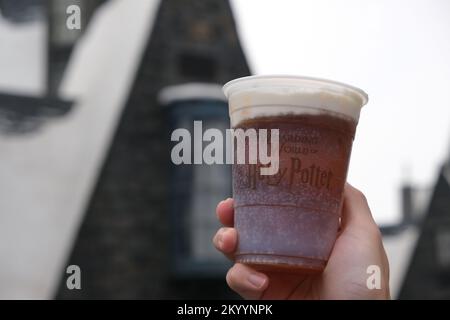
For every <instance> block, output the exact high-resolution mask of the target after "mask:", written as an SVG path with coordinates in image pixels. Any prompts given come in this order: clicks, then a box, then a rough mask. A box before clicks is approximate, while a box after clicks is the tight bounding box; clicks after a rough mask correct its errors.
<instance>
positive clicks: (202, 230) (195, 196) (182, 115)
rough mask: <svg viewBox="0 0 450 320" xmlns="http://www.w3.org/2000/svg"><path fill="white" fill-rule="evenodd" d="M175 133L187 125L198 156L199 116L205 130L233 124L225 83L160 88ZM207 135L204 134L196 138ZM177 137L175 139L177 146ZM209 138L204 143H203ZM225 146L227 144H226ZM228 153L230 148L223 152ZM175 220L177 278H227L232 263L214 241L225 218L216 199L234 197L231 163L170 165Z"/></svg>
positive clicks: (170, 194)
mask: <svg viewBox="0 0 450 320" xmlns="http://www.w3.org/2000/svg"><path fill="white" fill-rule="evenodd" d="M159 98H160V102H161V103H162V104H163V105H165V110H166V114H167V121H168V123H169V124H170V130H171V132H170V133H169V134H168V136H169V137H170V136H171V133H172V132H173V130H175V129H179V128H184V129H187V130H188V131H189V132H190V136H191V160H192V158H193V155H194V150H193V148H194V121H201V122H202V133H201V134H202V135H203V132H205V130H207V129H209V128H215V129H219V130H220V131H222V135H223V137H225V130H226V129H227V128H229V119H228V105H227V102H226V100H225V97H224V95H223V93H222V91H221V86H218V85H214V84H198V83H195V84H185V85H178V86H172V87H168V88H165V89H164V90H163V91H162V92H161V93H160V97H159ZM197 138H200V139H201V138H202V136H200V137H197ZM179 142H180V141H178V142H173V143H172V145H171V147H174V146H175V145H176V144H178V143H179ZM209 143H210V142H203V148H204V147H205V146H206V145H208V144H209ZM223 148H224V149H225V146H223ZM224 154H225V152H224ZM170 168H171V170H170V189H169V192H168V193H169V195H168V196H169V203H170V209H169V210H170V212H169V213H170V223H171V231H172V232H171V239H170V240H171V243H172V248H173V252H172V256H173V263H172V266H173V271H174V275H175V276H176V277H178V278H191V279H192V278H200V277H202V278H204V277H210V278H211V277H223V276H224V274H225V272H226V270H227V269H228V268H229V267H230V262H229V261H228V260H227V259H226V258H225V257H224V256H223V255H222V254H220V253H219V252H217V250H215V248H214V246H213V245H212V241H211V240H212V238H213V236H214V234H215V233H216V231H217V230H218V228H219V227H220V223H219V222H218V221H217V218H216V215H215V209H216V206H217V203H218V202H219V201H221V200H223V199H225V198H227V197H230V196H231V165H226V164H212V165H207V164H179V165H175V164H173V163H171V164H170Z"/></svg>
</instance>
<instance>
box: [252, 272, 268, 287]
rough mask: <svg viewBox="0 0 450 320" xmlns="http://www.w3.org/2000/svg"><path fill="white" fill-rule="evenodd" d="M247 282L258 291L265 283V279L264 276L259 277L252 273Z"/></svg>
mask: <svg viewBox="0 0 450 320" xmlns="http://www.w3.org/2000/svg"><path fill="white" fill-rule="evenodd" d="M247 280H248V282H250V284H251V285H252V286H254V287H255V288H257V289H259V288H261V287H262V286H263V285H264V283H265V282H266V278H265V277H264V276H261V275H259V274H257V273H252V274H250V275H249V276H248V278H247Z"/></svg>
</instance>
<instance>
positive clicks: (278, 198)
mask: <svg viewBox="0 0 450 320" xmlns="http://www.w3.org/2000/svg"><path fill="white" fill-rule="evenodd" d="M224 93H225V95H226V96H227V97H228V100H229V114H230V119H231V126H232V128H235V129H236V128H242V129H250V128H253V129H256V130H258V129H268V131H269V132H270V129H278V130H279V163H278V166H279V169H278V172H277V173H276V174H274V175H261V168H262V165H261V164H260V163H257V164H249V163H246V164H236V163H235V164H233V197H234V203H235V227H236V229H237V232H238V248H237V252H236V261H237V262H241V263H246V264H250V265H253V266H254V267H255V268H257V269H259V270H275V271H276V270H281V271H285V272H295V273H298V272H300V273H317V272H321V271H322V270H323V269H324V268H325V266H326V263H327V261H328V258H329V256H330V253H331V250H332V248H333V245H334V242H335V240H336V237H337V232H338V227H339V217H340V211H341V206H342V199H343V189H344V184H345V181H346V177H347V169H348V164H349V159H350V153H351V148H352V143H353V139H354V135H355V130H356V125H357V123H358V119H359V114H360V110H361V108H362V106H363V105H364V104H366V103H367V101H368V97H367V94H366V93H364V92H363V91H362V90H360V89H358V88H355V87H352V86H349V85H346V84H343V83H339V82H335V81H330V80H325V79H317V78H309V77H296V76H251V77H244V78H239V79H236V80H233V81H231V82H229V83H227V84H226V85H225V86H224ZM268 141H270V139H269V140H268ZM269 149H270V147H269ZM235 151H236V150H235Z"/></svg>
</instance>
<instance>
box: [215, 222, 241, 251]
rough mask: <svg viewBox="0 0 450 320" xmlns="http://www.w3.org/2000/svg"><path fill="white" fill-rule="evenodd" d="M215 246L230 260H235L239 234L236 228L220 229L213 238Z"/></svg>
mask: <svg viewBox="0 0 450 320" xmlns="http://www.w3.org/2000/svg"><path fill="white" fill-rule="evenodd" d="M213 243H214V246H215V247H216V249H217V250H219V251H220V252H222V253H223V254H224V255H225V256H227V257H228V258H229V259H233V257H234V251H235V250H236V245H237V232H236V229H234V228H229V227H224V228H220V229H219V230H218V231H217V233H216V235H215V236H214V238H213Z"/></svg>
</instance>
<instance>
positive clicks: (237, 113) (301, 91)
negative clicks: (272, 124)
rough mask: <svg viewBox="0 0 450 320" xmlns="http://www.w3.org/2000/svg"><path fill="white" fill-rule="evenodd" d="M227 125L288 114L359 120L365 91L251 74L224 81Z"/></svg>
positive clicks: (327, 82)
mask: <svg viewBox="0 0 450 320" xmlns="http://www.w3.org/2000/svg"><path fill="white" fill-rule="evenodd" d="M223 90H224V93H225V95H226V96H227V97H228V100H229V112H230V118H231V126H232V127H234V126H236V125H237V124H239V123H240V122H241V121H244V120H248V119H254V118H259V117H266V116H280V115H288V114H321V113H330V114H333V115H335V116H343V117H347V118H351V119H352V120H354V121H355V122H358V120H359V114H360V111H361V107H362V106H363V105H364V104H366V103H367V100H368V97H367V94H366V93H365V92H364V91H362V90H360V89H358V88H355V87H352V86H349V85H347V84H343V83H339V82H335V81H331V80H325V79H317V78H308V77H294V76H251V77H244V78H239V79H236V80H233V81H231V82H228V83H227V84H226V85H225V86H224V89H223Z"/></svg>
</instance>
